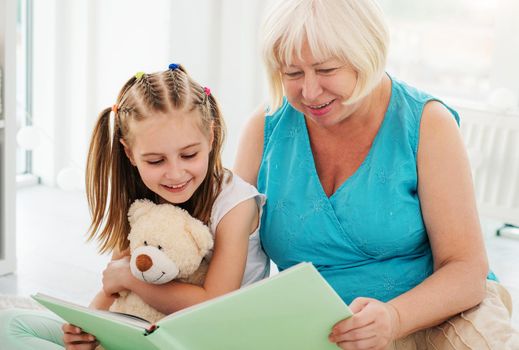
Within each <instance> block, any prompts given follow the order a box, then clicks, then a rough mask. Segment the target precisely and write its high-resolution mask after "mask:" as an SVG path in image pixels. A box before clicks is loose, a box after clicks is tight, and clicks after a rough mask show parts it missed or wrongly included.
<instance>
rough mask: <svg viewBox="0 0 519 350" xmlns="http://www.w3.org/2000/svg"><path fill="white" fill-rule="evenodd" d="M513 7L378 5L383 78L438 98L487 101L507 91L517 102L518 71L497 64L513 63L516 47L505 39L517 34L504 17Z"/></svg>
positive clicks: (510, 2) (456, 1) (471, 0)
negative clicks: (384, 24) (387, 38)
mask: <svg viewBox="0 0 519 350" xmlns="http://www.w3.org/2000/svg"><path fill="white" fill-rule="evenodd" d="M514 2H515V0H501V1H498V0H436V1H414V0H380V4H381V5H382V8H383V9H384V11H385V13H386V15H387V16H388V19H389V26H390V35H391V44H390V52H389V62H388V72H389V73H391V74H393V75H395V76H396V77H397V78H401V79H403V80H405V81H408V82H409V83H411V84H412V85H416V86H418V87H419V88H421V89H424V90H426V91H429V92H431V93H433V94H436V95H439V96H443V97H449V98H455V99H461V100H472V101H488V99H489V96H491V95H492V93H493V92H494V91H496V90H497V89H501V88H507V89H509V91H511V92H512V93H513V94H514V95H515V98H516V101H517V97H519V88H517V86H516V83H515V81H516V79H517V77H518V76H519V68H518V67H517V65H516V64H513V65H512V64H511V62H510V63H508V58H506V60H507V61H506V62H505V61H503V57H509V58H512V57H516V58H518V59H519V42H518V41H517V40H516V41H515V42H509V41H508V35H506V32H510V30H515V33H518V32H519V25H518V24H517V22H518V21H516V20H515V19H513V18H512V16H509V15H508V12H510V11H511V10H517V9H519V6H518V5H517V4H516V3H514ZM516 13H517V12H516ZM509 35H510V34H509ZM511 56H512V57H511ZM505 67H507V68H508V69H510V68H512V69H515V70H516V71H515V72H510V71H506V72H505V69H506V68H505ZM513 77H515V78H513ZM516 106H517V105H516Z"/></svg>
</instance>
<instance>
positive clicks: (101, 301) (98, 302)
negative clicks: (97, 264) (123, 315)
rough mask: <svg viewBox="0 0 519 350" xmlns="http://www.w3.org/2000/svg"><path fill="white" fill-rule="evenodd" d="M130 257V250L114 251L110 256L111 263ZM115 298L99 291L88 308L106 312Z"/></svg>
mask: <svg viewBox="0 0 519 350" xmlns="http://www.w3.org/2000/svg"><path fill="white" fill-rule="evenodd" d="M129 255H130V250H129V249H126V250H125V251H123V252H120V251H119V250H117V249H116V250H114V252H113V254H112V259H111V261H115V260H119V259H121V258H124V257H126V256H129ZM115 299H116V296H114V295H108V294H106V293H105V292H104V291H103V290H100V291H99V292H98V293H97V294H96V296H95V297H94V299H92V301H91V302H90V305H89V306H88V307H89V308H91V309H98V310H108V309H109V308H110V306H112V304H113V302H114V301H115Z"/></svg>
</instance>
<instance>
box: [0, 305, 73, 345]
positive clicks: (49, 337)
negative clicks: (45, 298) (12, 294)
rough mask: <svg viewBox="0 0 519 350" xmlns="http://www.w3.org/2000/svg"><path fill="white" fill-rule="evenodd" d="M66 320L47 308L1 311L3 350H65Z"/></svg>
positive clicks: (0, 338)
mask: <svg viewBox="0 0 519 350" xmlns="http://www.w3.org/2000/svg"><path fill="white" fill-rule="evenodd" d="M63 323H64V321H63V320H62V319H60V318H59V317H58V316H56V315H54V314H53V313H51V312H48V311H45V310H27V309H6V310H1V311H0V344H1V348H2V350H35V349H38V350H63V349H64V344H63V331H62V330H61V326H62V325H63Z"/></svg>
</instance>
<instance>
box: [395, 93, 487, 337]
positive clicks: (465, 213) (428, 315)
mask: <svg viewBox="0 0 519 350" xmlns="http://www.w3.org/2000/svg"><path fill="white" fill-rule="evenodd" d="M417 167H418V194H419V197H420V204H421V207H422V213H423V218H424V223H425V226H426V228H427V232H428V235H429V240H430V243H431V248H432V253H433V258H434V273H433V274H432V275H431V276H430V277H429V278H427V279H426V280H425V281H424V282H422V283H421V284H420V285H418V286H417V287H416V288H414V289H412V290H411V291H409V292H407V293H405V294H403V295H401V296H399V297H397V298H395V299H394V300H392V301H391V302H390V303H391V304H392V305H393V306H394V307H395V308H396V310H397V311H398V314H399V318H400V327H399V330H398V336H399V337H402V336H405V335H407V334H410V333H413V332H415V331H417V330H420V329H424V328H428V327H431V326H433V325H436V324H439V323H441V322H443V321H445V320H446V319H447V318H449V317H450V316H452V315H455V314H457V313H459V312H461V311H464V310H466V309H469V308H471V307H473V306H475V305H477V304H478V303H480V302H481V300H482V299H483V297H484V294H485V279H486V276H487V273H488V262H487V257H486V253H485V248H484V243H483V238H482V234H481V228H480V225H479V218H478V213H477V209H476V200H475V196H474V189H473V183H472V175H471V170H470V164H469V161H468V157H467V154H466V152H465V147H464V144H463V140H462V138H461V134H460V132H459V128H458V126H457V125H456V122H455V120H454V118H453V117H452V115H451V113H450V112H449V111H448V110H447V109H446V108H445V107H444V106H443V105H442V104H441V103H439V102H430V103H428V104H427V105H426V106H425V109H424V112H423V117H422V124H421V126H420V142H419V147H418V158H417ZM417 310H419V311H417Z"/></svg>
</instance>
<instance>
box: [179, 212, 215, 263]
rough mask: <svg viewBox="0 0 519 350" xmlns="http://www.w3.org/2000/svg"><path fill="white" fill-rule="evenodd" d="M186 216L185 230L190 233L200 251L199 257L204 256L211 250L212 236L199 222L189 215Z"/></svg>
mask: <svg viewBox="0 0 519 350" xmlns="http://www.w3.org/2000/svg"><path fill="white" fill-rule="evenodd" d="M186 214H187V213H186ZM187 216H188V217H187V219H186V226H185V227H186V230H187V231H188V232H189V233H191V236H192V237H193V240H194V241H195V243H196V245H197V246H198V249H199V250H200V255H201V256H206V254H207V253H208V252H209V251H210V250H211V249H212V248H213V235H212V234H211V232H210V231H209V228H208V227H207V226H206V225H204V224H203V223H202V222H201V221H200V220H197V219H195V218H193V217H192V216H191V215H189V214H187Z"/></svg>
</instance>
